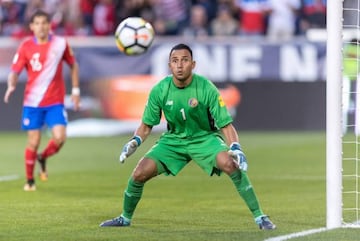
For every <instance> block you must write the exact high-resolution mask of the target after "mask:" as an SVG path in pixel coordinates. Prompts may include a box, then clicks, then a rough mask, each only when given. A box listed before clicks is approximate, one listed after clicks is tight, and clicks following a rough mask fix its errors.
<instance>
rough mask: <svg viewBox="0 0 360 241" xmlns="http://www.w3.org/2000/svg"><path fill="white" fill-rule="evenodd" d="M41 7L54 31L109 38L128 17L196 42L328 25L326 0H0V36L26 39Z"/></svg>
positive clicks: (283, 35)
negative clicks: (34, 15)
mask: <svg viewBox="0 0 360 241" xmlns="http://www.w3.org/2000/svg"><path fill="white" fill-rule="evenodd" d="M345 2H355V1H351V0H345ZM39 8H40V9H44V10H46V11H47V12H48V13H50V14H51V16H52V28H53V31H54V33H57V34H61V35H65V36H106V35H112V34H113V33H114V30H115V28H116V26H117V24H118V23H119V22H120V21H121V20H123V19H124V18H126V17H129V16H141V17H143V18H144V19H146V20H148V21H149V22H151V23H152V25H153V26H154V28H155V31H156V34H157V35H160V36H161V35H164V36H171V35H183V36H189V37H196V38H198V37H207V36H240V35H243V36H268V37H269V38H271V39H276V40H283V39H289V38H292V37H293V36H296V35H304V33H306V31H307V30H308V29H309V28H325V26H326V0H0V36H10V37H16V38H21V37H24V36H26V35H29V34H30V32H29V29H28V21H29V16H30V15H31V14H32V13H33V12H34V10H36V9H39Z"/></svg>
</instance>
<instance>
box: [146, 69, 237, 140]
mask: <svg viewBox="0 0 360 241" xmlns="http://www.w3.org/2000/svg"><path fill="white" fill-rule="evenodd" d="M162 113H163V114H164V116H165V119H166V121H167V129H168V130H167V132H165V133H164V135H171V136H174V137H177V138H192V137H200V136H204V135H207V134H209V133H213V132H217V131H218V130H219V128H222V127H224V126H226V125H228V124H230V123H231V122H232V121H233V120H232V117H231V115H230V113H229V112H228V110H227V108H226V105H225V103H224V101H223V99H222V97H221V95H220V93H219V90H218V89H217V88H216V86H215V85H214V84H213V83H212V82H211V81H210V80H208V79H206V78H205V77H203V76H200V75H197V74H193V76H192V81H191V83H190V84H189V85H188V86H186V87H185V88H178V87H176V86H175V84H174V83H173V79H172V75H169V76H167V77H165V78H164V79H162V80H161V81H159V82H158V83H157V84H156V85H155V86H154V87H153V88H152V90H151V91H150V94H149V97H148V101H147V104H146V106H145V110H144V114H143V118H142V121H143V122H144V123H145V124H147V125H149V126H155V125H158V124H159V123H160V120H161V115H162Z"/></svg>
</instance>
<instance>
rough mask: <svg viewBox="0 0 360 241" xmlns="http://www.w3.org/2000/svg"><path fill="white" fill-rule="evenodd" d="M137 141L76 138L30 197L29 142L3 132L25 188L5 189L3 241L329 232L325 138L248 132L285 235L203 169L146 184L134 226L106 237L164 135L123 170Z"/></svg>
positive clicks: (1, 169)
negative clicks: (267, 227)
mask: <svg viewBox="0 0 360 241" xmlns="http://www.w3.org/2000/svg"><path fill="white" fill-rule="evenodd" d="M129 137H130V135H125V136H117V137H102V138H71V139H68V141H67V143H66V144H65V146H64V148H63V149H62V150H61V152H60V153H59V154H58V155H56V156H54V157H52V158H51V159H49V164H48V169H49V181H48V182H45V183H44V182H40V181H39V180H38V181H37V191H36V192H31V193H29V192H24V191H23V190H22V188H23V184H24V161H23V149H24V146H25V142H26V140H25V138H26V137H25V134H24V133H1V135H0V143H1V152H0V160H1V161H0V177H4V176H9V175H18V176H19V179H16V180H12V181H0V240H4V241H5V240H6V241H20V240H21V241H24V240H26V241H45V240H46V241H57V240H59V241H92V240H94V241H95V240H96V241H105V240H124V241H125V240H127V241H137V240H139V241H143V240H144V241H145V240H146V241H152V240H153V241H162V240H166V241H168V240H169V241H184V240H189V241H192V240H193V241H202V240H204V241H205V240H206V241H211V240H221V241H228V240H245V241H254V240H255V241H256V240H264V239H267V238H270V237H275V236H280V235H285V234H289V233H294V232H300V231H304V230H309V229H317V228H321V227H324V226H325V222H326V218H325V217H326V214H325V211H326V210H325V203H326V202H325V195H326V193H325V188H326V185H325V154H326V152H325V133H323V132H316V133H313V132H266V133H259V132H245V133H242V134H241V135H240V139H241V143H242V145H243V147H244V149H245V152H246V154H247V157H248V161H249V171H248V172H249V176H250V178H251V181H252V184H253V186H254V187H255V191H256V193H257V195H258V198H259V200H260V203H261V205H262V208H263V210H264V211H265V213H266V214H268V215H270V217H271V219H272V220H273V221H274V222H275V223H276V224H277V226H278V229H277V230H274V231H265V232H264V231H261V230H259V229H258V228H257V226H256V225H255V224H254V221H253V219H252V217H251V215H250V212H249V210H247V208H246V206H245V204H244V202H243V201H242V199H241V198H240V197H239V196H238V194H237V193H236V191H235V188H234V186H233V185H232V183H231V182H230V179H229V178H228V177H227V176H226V175H223V176H221V177H209V176H207V175H206V174H205V172H203V171H202V170H201V169H200V168H199V167H197V166H196V165H194V164H189V165H188V167H187V168H185V169H184V170H183V172H181V173H180V174H179V175H178V176H177V177H167V176H160V177H157V178H155V179H153V180H151V181H150V182H149V183H147V185H146V186H145V190H144V194H143V198H142V200H141V201H140V203H139V205H138V208H137V210H136V213H135V216H134V219H133V223H132V226H131V227H129V228H99V227H98V225H99V224H100V222H102V221H103V220H105V219H109V218H113V217H115V216H117V215H119V214H120V212H121V208H122V195H123V191H124V189H125V187H126V183H127V179H128V177H129V175H130V174H131V171H132V169H133V168H134V166H135V165H136V163H137V160H138V159H139V158H140V157H141V155H142V154H144V152H145V151H146V150H147V149H148V147H149V146H150V145H152V144H153V143H154V141H155V138H157V137H158V135H156V134H155V135H153V136H152V137H151V138H149V139H148V140H147V141H146V142H145V143H144V144H143V145H142V146H141V147H140V148H139V149H138V151H137V152H136V153H135V154H134V155H133V156H131V157H130V158H129V159H128V160H127V162H126V163H125V164H119V162H118V155H119V153H120V150H121V148H122V146H123V144H124V143H125V142H126V141H127V140H128V139H129ZM42 141H43V142H42V143H43V145H44V144H45V143H46V141H47V137H46V136H44V138H43V140H42ZM43 145H42V146H43ZM359 234H360V230H358V229H338V230H332V231H328V232H322V233H319V234H314V235H310V236H306V237H302V238H296V239H293V240H317V241H319V240H326V241H329V240H336V241H338V240H341V241H345V240H358V239H359Z"/></svg>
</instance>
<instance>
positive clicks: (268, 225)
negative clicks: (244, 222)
mask: <svg viewBox="0 0 360 241" xmlns="http://www.w3.org/2000/svg"><path fill="white" fill-rule="evenodd" d="M255 222H256V224H257V225H259V228H260V229H263V230H272V229H276V225H275V224H273V223H272V222H271V221H270V219H269V216H265V215H263V216H260V217H258V218H256V219H255Z"/></svg>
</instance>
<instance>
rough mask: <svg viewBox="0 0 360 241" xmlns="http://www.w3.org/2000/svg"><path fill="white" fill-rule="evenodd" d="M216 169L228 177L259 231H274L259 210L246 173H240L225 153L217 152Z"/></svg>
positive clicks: (273, 226)
mask: <svg viewBox="0 0 360 241" xmlns="http://www.w3.org/2000/svg"><path fill="white" fill-rule="evenodd" d="M216 163H217V167H218V168H219V169H220V170H222V171H223V172H225V173H226V174H228V175H229V177H230V179H231V180H232V182H233V183H234V185H235V187H236V190H237V191H238V193H239V194H240V196H241V197H242V198H243V200H244V201H245V203H246V205H247V206H248V208H249V210H250V211H251V213H252V215H253V217H254V219H255V222H256V224H258V226H259V228H260V229H275V228H276V226H275V225H274V224H273V223H272V222H271V221H270V219H269V217H268V216H267V215H265V214H264V213H263V211H262V210H261V207H260V204H259V201H258V199H257V197H256V194H255V191H254V188H253V186H252V184H251V182H250V180H249V177H248V175H247V173H246V172H244V171H240V170H239V169H238V168H237V166H236V165H235V163H234V161H233V160H232V159H231V157H230V156H229V154H228V153H227V152H224V151H223V152H219V153H218V154H217V156H216Z"/></svg>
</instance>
